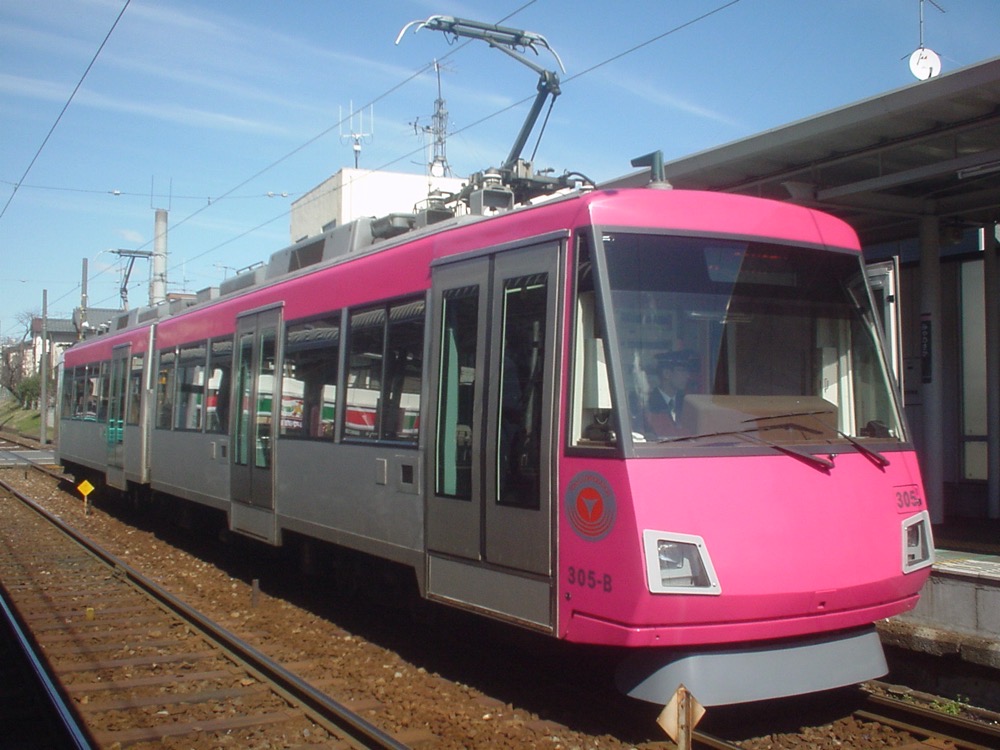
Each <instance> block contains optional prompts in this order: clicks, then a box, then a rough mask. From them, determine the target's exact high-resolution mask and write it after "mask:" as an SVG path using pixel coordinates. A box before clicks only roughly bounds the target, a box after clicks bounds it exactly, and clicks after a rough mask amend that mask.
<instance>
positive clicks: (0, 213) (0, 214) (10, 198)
mask: <svg viewBox="0 0 1000 750" xmlns="http://www.w3.org/2000/svg"><path fill="white" fill-rule="evenodd" d="M130 2H132V0H125V4H124V5H123V6H122V9H121V12H119V13H118V17H117V18H116V19H115V22H114V23H113V24H111V28H110V29H109V30H108V33H107V35H105V37H104V41H103V42H101V46H100V47H98V48H97V52H95V53H94V57H93V58H92V59H91V60H90V64H89V65H87V69H86V70H85V71H83V75H82V76H80V80H79V81H77V82H76V86H74V87H73V92H72V93H71V94H70V95H69V99H67V100H66V103H65V104H64V105H63V108H62V110H61V111H60V112H59V115H58V116H57V117H56V121H55V122H54V123H52V127H51V128H49V132H48V133H46V135H45V138H44V139H43V140H42V144H41V145H40V146H39V147H38V150H37V151H35V155H34V156H33V157H31V162H30V163H29V164H28V168H27V169H25V170H24V174H22V175H21V179H20V180H18V181H17V183H16V184H15V185H14V189H13V190H12V191H11V193H10V196H8V198H7V202H6V203H5V204H4V207H3V209H0V220H3V217H4V214H6V213H7V209H8V208H9V207H10V204H11V202H12V201H13V200H14V196H15V195H17V190H18V188H19V187H20V186H21V183H22V182H24V180H25V178H26V177H27V176H28V172H30V171H31V168H32V167H33V166H35V162H36V161H38V157H39V156H41V155H42V150H43V149H44V148H45V144H47V143H48V142H49V138H51V137H52V134H53V133H54V132H55V129H56V127H57V126H58V125H59V121H60V120H62V117H63V115H64V114H66V110H67V109H69V105H70V104H71V103H72V102H73V98H74V97H75V96H76V92H77V91H79V90H80V87H81V86H82V85H83V81H84V79H85V78H86V77H87V74H88V73H90V69H91V68H93V67H94V63H96V62H97V58H98V57H100V54H101V51H102V50H103V49H104V45H105V44H107V43H108V39H110V38H111V34H112V33H114V30H115V27H117V26H118V22H119V21H121V20H122V16H124V15H125V11H126V10H127V9H128V6H129V3H130Z"/></svg>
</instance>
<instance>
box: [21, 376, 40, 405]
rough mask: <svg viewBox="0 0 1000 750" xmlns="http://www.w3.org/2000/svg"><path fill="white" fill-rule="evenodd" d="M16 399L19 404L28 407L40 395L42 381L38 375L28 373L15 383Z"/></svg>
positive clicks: (35, 401) (36, 400)
mask: <svg viewBox="0 0 1000 750" xmlns="http://www.w3.org/2000/svg"><path fill="white" fill-rule="evenodd" d="M15 395H16V396H17V400H18V401H20V402H21V406H22V407H23V408H25V409H30V408H31V406H32V405H33V404H35V403H37V402H38V399H39V398H40V397H41V395H42V381H41V378H39V377H38V375H30V376H28V377H26V378H25V379H24V380H22V381H21V382H20V383H18V384H17V393H16V394H15Z"/></svg>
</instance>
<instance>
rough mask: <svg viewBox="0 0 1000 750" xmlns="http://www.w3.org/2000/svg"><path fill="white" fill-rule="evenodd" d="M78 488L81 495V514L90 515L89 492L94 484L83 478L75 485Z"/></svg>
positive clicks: (92, 489)
mask: <svg viewBox="0 0 1000 750" xmlns="http://www.w3.org/2000/svg"><path fill="white" fill-rule="evenodd" d="M76 488H77V489H78V490H80V494H81V495H83V515H85V516H89V515H90V500H89V498H90V493H91V492H93V491H94V485H92V484H91V483H90V482H88V481H87V480H86V479H84V480H83V481H82V482H80V484H78V485H77V486H76Z"/></svg>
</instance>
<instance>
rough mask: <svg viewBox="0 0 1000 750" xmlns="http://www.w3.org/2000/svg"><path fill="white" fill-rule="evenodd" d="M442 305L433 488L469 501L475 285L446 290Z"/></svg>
mask: <svg viewBox="0 0 1000 750" xmlns="http://www.w3.org/2000/svg"><path fill="white" fill-rule="evenodd" d="M441 304H442V308H441V363H440V373H441V375H440V382H439V383H438V386H437V387H438V394H439V395H438V418H437V426H436V428H435V429H436V430H437V457H436V459H435V472H434V485H435V492H436V493H437V494H438V495H445V496H447V497H453V498H457V499H459V500H471V499H472V464H473V454H472V422H473V418H474V416H475V408H476V402H475V394H476V346H477V343H478V339H477V335H478V321H479V287H478V286H467V287H459V288H457V289H448V290H446V291H445V293H444V299H443V300H442V303H441Z"/></svg>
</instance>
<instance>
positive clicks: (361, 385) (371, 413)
mask: <svg viewBox="0 0 1000 750" xmlns="http://www.w3.org/2000/svg"><path fill="white" fill-rule="evenodd" d="M350 330H351V334H350V344H349V349H348V363H347V403H346V404H345V407H344V412H345V414H344V435H345V436H347V437H358V438H376V437H378V407H379V397H380V396H381V394H382V357H383V354H384V352H383V350H384V349H385V308H384V307H380V308H378V309H375V310H358V311H352V312H351V322H350Z"/></svg>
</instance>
